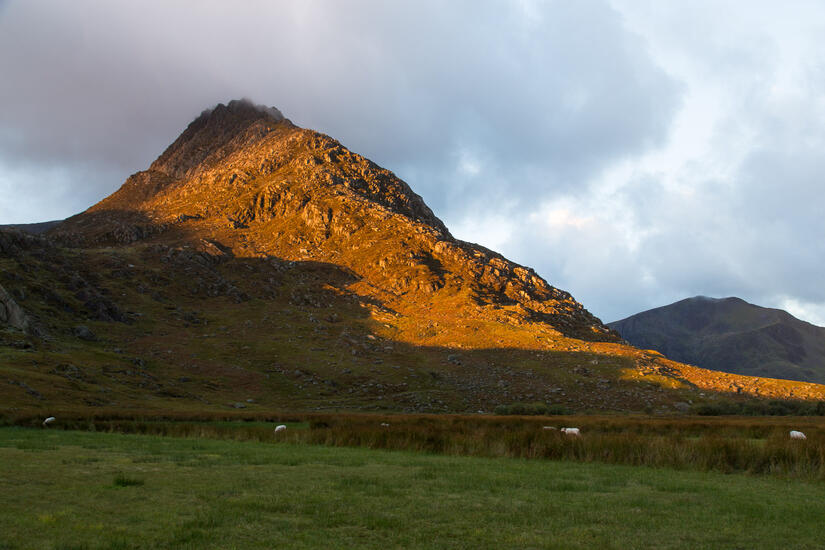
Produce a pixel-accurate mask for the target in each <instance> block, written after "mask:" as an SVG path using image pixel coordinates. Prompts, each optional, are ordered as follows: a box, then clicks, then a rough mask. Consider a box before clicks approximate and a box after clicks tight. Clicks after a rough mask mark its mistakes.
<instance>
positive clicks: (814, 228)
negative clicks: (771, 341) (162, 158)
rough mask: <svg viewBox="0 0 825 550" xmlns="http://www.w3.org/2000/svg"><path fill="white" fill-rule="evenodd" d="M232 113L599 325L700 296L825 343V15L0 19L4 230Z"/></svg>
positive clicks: (337, 0)
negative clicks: (391, 177) (775, 317)
mask: <svg viewBox="0 0 825 550" xmlns="http://www.w3.org/2000/svg"><path fill="white" fill-rule="evenodd" d="M239 97H249V98H251V99H253V100H254V101H256V102H258V103H265V104H267V105H273V106H276V107H278V108H279V109H280V110H281V111H283V112H284V114H285V115H286V116H287V117H289V118H290V119H292V121H293V122H295V123H296V124H298V125H300V126H305V127H309V128H313V129H316V130H320V131H322V132H324V133H327V134H330V135H332V136H333V137H335V138H337V139H338V140H340V141H341V142H342V143H343V144H344V145H346V146H348V147H349V148H351V149H353V150H355V151H357V152H359V153H361V154H363V155H365V156H367V157H369V158H371V159H372V160H374V161H375V162H377V163H379V164H381V165H383V166H385V167H387V168H389V169H391V170H393V171H394V172H395V173H396V174H398V175H399V176H400V177H401V178H403V179H404V180H406V181H407V182H408V183H409V184H410V185H411V186H412V188H413V189H414V190H415V191H416V192H418V193H419V194H421V195H422V196H423V197H424V199H425V201H426V202H427V203H428V204H429V205H430V206H431V207H432V208H433V210H434V211H435V212H436V214H437V215H438V216H439V217H441V218H442V219H443V220H444V221H445V223H446V224H447V225H448V227H450V228H451V230H452V232H453V234H454V235H456V236H457V237H459V238H462V239H465V240H470V241H475V242H478V243H481V244H483V245H485V246H488V247H490V248H493V249H496V250H498V251H500V252H502V253H504V254H505V255H506V256H508V257H509V258H511V259H513V260H515V261H517V262H519V263H523V264H526V265H529V266H532V267H534V268H535V269H536V270H537V271H538V272H539V273H540V274H541V275H542V276H543V277H545V278H546V279H547V280H548V281H549V282H550V283H551V284H553V285H555V286H558V287H560V288H563V289H565V290H569V291H570V292H572V293H573V295H574V296H575V297H576V298H577V299H578V300H580V301H581V302H583V303H584V304H585V306H586V307H588V309H590V310H591V311H592V312H593V313H595V314H596V315H598V316H599V317H601V318H602V319H603V320H605V321H613V320H616V319H619V318H622V317H625V316H627V315H630V314H633V313H636V312H638V311H642V310H645V309H649V308H651V307H657V306H661V305H665V304H668V303H670V302H673V301H676V300H679V299H682V298H685V297H689V296H694V295H697V294H701V295H706V296H714V297H724V296H739V297H741V298H744V299H746V300H748V301H751V302H753V303H756V304H759V305H764V306H769V307H780V308H784V309H787V310H789V311H790V312H792V313H793V314H795V315H797V316H798V317H800V318H802V319H805V320H808V321H810V322H813V323H815V324H819V325H825V276H823V275H825V187H824V186H823V183H825V181H824V179H825V3H822V2H819V1H811V2H806V1H802V0H799V1H792V0H791V1H786V2H775V1H761V0H739V1H726V0H707V1H704V0H691V1H690V2H684V1H665V0H649V1H646V0H577V1H575V2H570V1H567V0H558V1H546V2H545V1H538V0H521V1H515V0H512V1H500V2H497V1H489V2H478V1H475V0H468V1H460V0H451V1H449V2H445V1H440V0H439V1H428V0H416V1H410V2H403V3H402V2H385V1H382V0H376V1H357V0H328V1H319V0H300V1H294V2H287V1H282V2H276V1H263V0H261V1H254V0H247V1H236V2H231V3H230V2H217V1H205V0H198V1H196V0H192V1H189V2H185V1H174V0H162V1H161V0H142V1H140V2H125V1H123V2H119V1H107V0H97V1H90V0H72V1H71V2H67V1H62V0H52V1H46V0H0V105H2V108H0V224H3V223H26V222H36V221H44V220H51V219H59V218H63V217H66V216H69V215H71V214H74V213H76V212H79V211H82V210H84V209H85V208H86V207H88V206H90V205H91V204H93V203H95V202H97V201H98V200H100V199H101V198H102V197H104V196H106V195H108V194H110V193H111V192H113V191H114V190H115V189H117V188H118V187H119V186H120V184H121V183H122V182H123V180H124V179H125V178H126V177H127V176H128V175H129V174H131V173H133V172H136V171H138V170H141V169H144V168H146V167H147V166H148V165H149V163H150V162H151V161H152V160H153V159H154V158H155V157H156V156H157V155H158V154H160V152H161V151H162V150H163V149H164V148H165V147H166V145H168V144H169V143H171V142H172V141H173V140H174V138H175V137H176V136H177V135H178V134H179V133H180V132H181V131H182V130H183V128H185V127H186V125H187V124H188V122H189V121H190V120H191V119H192V118H194V117H195V116H197V115H198V114H199V113H200V111H201V110H203V109H204V108H207V107H210V106H214V105H215V104H216V103H218V102H226V101H228V100H229V99H232V98H239Z"/></svg>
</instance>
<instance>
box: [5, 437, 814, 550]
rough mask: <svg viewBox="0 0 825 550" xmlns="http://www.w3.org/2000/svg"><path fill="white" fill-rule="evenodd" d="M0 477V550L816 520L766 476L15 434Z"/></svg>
mask: <svg viewBox="0 0 825 550" xmlns="http://www.w3.org/2000/svg"><path fill="white" fill-rule="evenodd" d="M298 428H300V427H298ZM288 431H291V433H293V434H296V433H299V432H302V431H303V432H304V433H311V432H312V431H314V430H301V429H296V427H295V426H293V427H292V429H291V430H288ZM0 472H2V476H0V509H2V510H3V513H2V514H0V548H3V549H4V550H10V549H15V550H16V549H24V548H36V549H52V548H53V549H64V550H67V549H98V548H100V549H116V548H117V549H129V548H192V549H195V548H197V549H207V548H221V549H232V548H238V549H246V548H250V549H254V548H267V549H269V548H277V547H283V548H298V549H300V548H321V547H323V548H381V549H386V548H473V549H482V548H565V549H569V548H595V547H601V548H617V549H619V548H621V549H628V548H657V549H662V548H694V549H695V548H749V549H757V548H820V547H821V534H822V527H821V518H822V517H823V515H825V499H823V498H822V497H823V494H825V491H823V489H825V488H823V486H822V484H821V483H820V482H808V481H802V480H794V479H788V478H781V477H777V476H752V475H741V474H728V475H726V474H721V473H699V472H692V471H678V470H674V469H664V468H651V467H630V466H622V465H609V464H600V463H575V462H570V461H548V460H523V459H512V458H482V457H464V456H447V455H434V454H428V453H413V452H406V451H385V450H373V449H365V448H338V447H329V446H322V445H308V444H304V443H292V442H285V441H282V442H276V443H270V442H261V441H227V440H220V439H207V438H181V437H177V438H173V437H161V436H155V435H136V434H119V433H101V432H94V433H93V432H80V431H68V430H66V431H63V430H42V429H40V430H38V429H29V428H20V427H6V428H0Z"/></svg>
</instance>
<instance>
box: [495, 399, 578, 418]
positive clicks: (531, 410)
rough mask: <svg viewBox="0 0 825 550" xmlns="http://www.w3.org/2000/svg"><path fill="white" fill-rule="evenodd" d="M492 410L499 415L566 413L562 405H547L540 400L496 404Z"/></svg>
mask: <svg viewBox="0 0 825 550" xmlns="http://www.w3.org/2000/svg"><path fill="white" fill-rule="evenodd" d="M493 412H494V413H495V414H497V415H499V416H510V415H516V416H548V415H557V414H568V411H567V409H565V408H564V406H563V405H559V404H555V405H548V404H547V403H542V402H541V401H536V402H535V403H512V404H510V405H498V406H497V407H496V408H495V409H494V410H493Z"/></svg>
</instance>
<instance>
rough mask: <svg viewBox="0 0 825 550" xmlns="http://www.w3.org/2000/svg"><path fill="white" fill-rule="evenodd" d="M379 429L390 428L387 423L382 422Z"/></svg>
mask: <svg viewBox="0 0 825 550" xmlns="http://www.w3.org/2000/svg"><path fill="white" fill-rule="evenodd" d="M381 427H382V428H389V427H390V425H389V423H387V422H382V423H381Z"/></svg>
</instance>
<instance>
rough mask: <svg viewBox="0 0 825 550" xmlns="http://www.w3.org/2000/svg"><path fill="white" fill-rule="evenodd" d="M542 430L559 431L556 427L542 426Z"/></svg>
mask: <svg viewBox="0 0 825 550" xmlns="http://www.w3.org/2000/svg"><path fill="white" fill-rule="evenodd" d="M541 429H542V430H558V428H557V427H555V426H542V428H541Z"/></svg>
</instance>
